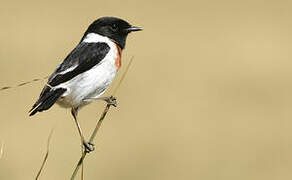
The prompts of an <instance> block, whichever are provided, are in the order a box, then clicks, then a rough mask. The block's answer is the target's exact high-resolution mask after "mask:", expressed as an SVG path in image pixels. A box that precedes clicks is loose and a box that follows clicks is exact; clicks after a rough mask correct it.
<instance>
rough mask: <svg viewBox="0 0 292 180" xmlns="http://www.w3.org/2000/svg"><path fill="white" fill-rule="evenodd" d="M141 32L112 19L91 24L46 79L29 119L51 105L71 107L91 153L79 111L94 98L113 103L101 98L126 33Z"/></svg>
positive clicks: (116, 65) (118, 61) (115, 67)
mask: <svg viewBox="0 0 292 180" xmlns="http://www.w3.org/2000/svg"><path fill="white" fill-rule="evenodd" d="M140 30H142V28H140V27H136V26H132V25H130V24H129V23H128V22H126V21H124V20H122V19H119V18H115V17H102V18H100V19H97V20H96V21H94V22H93V23H92V24H91V25H90V26H89V27H88V29H87V31H86V32H85V33H84V35H83V37H82V39H81V41H80V43H79V44H78V45H77V46H76V47H75V49H73V51H72V52H71V53H70V54H69V55H68V56H67V57H66V58H65V60H64V61H63V62H62V63H61V64H60V65H59V66H58V67H57V68H56V70H55V71H54V73H53V74H52V75H51V76H50V77H49V79H48V82H47V84H46V85H45V87H44V88H43V90H42V92H41V94H40V96H39V99H38V100H37V101H36V102H35V104H34V105H33V107H32V109H31V110H30V116H32V115H34V114H36V113H37V112H42V111H44V110H47V109H49V108H50V107H52V105H54V103H57V104H59V105H61V106H62V107H65V108H71V113H72V115H73V117H74V120H75V122H76V125H77V128H78V131H79V134H80V137H81V141H82V143H83V145H84V147H85V151H87V152H90V151H92V150H93V145H92V144H89V143H88V142H86V141H85V139H84V136H83V134H82V131H81V128H80V126H79V123H78V121H77V113H78V109H80V107H82V106H84V105H86V104H89V103H90V102H92V101H94V100H97V99H102V100H105V101H107V102H108V103H112V104H113V105H114V104H115V101H112V99H111V98H110V97H100V96H101V95H102V94H103V93H104V92H105V90H106V89H107V88H108V86H109V85H110V84H111V82H112V81H113V79H114V77H115V76H116V74H117V72H118V70H119V68H120V67H121V55H122V50H123V49H124V48H125V45H126V39H127V36H128V34H129V33H131V32H133V31H140Z"/></svg>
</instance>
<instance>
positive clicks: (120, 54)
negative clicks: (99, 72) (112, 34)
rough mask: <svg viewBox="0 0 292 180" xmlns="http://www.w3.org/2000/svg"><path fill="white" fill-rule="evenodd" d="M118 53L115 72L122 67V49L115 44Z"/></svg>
mask: <svg viewBox="0 0 292 180" xmlns="http://www.w3.org/2000/svg"><path fill="white" fill-rule="evenodd" d="M115 45H116V47H117V50H118V53H117V57H116V58H115V65H116V68H117V70H119V69H120V67H121V66H122V49H121V48H120V47H119V46H118V45H117V44H116V43H115Z"/></svg>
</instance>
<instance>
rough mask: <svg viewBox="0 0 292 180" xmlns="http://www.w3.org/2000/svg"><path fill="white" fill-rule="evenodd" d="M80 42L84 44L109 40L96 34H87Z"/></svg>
mask: <svg viewBox="0 0 292 180" xmlns="http://www.w3.org/2000/svg"><path fill="white" fill-rule="evenodd" d="M82 42H85V43H96V42H111V40H110V39H109V38H108V37H105V36H102V35H99V34H96V33H89V34H87V35H86V36H85V38H84V39H83V41H82Z"/></svg>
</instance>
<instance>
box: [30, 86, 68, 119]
mask: <svg viewBox="0 0 292 180" xmlns="http://www.w3.org/2000/svg"><path fill="white" fill-rule="evenodd" d="M65 91H66V89H64V88H59V89H54V90H52V89H51V88H49V87H45V88H44V89H43V91H42V93H41V95H40V97H39V99H38V100H37V101H36V103H35V104H34V105H33V106H32V108H31V110H30V111H29V112H30V114H29V116H33V115H34V114H35V113H37V112H42V111H44V110H48V109H49V108H50V107H52V106H53V105H54V103H55V102H56V101H57V100H58V98H59V97H60V96H61V95H62V94H63V93H64V92H65Z"/></svg>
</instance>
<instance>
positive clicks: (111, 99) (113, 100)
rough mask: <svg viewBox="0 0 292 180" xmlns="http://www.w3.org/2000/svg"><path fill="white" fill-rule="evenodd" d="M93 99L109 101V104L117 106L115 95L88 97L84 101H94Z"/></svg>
mask: <svg viewBox="0 0 292 180" xmlns="http://www.w3.org/2000/svg"><path fill="white" fill-rule="evenodd" d="M92 100H103V101H105V102H107V104H109V105H112V106H115V107H117V98H116V97H114V96H107V97H98V98H87V99H85V100H84V101H92Z"/></svg>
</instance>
